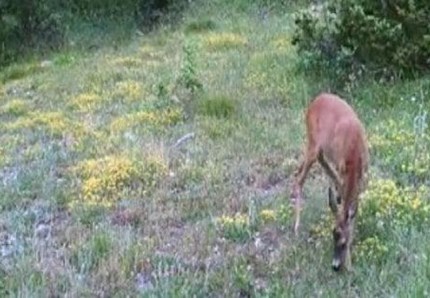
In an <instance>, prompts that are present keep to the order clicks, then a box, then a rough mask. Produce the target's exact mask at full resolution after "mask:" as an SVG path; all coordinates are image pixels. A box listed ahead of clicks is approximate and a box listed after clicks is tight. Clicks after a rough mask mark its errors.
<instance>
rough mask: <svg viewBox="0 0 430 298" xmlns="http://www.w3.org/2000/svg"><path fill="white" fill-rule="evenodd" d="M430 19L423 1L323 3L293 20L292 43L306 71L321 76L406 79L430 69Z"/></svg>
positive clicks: (341, 0) (335, 0) (339, 0)
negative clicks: (399, 76) (388, 76)
mask: <svg viewBox="0 0 430 298" xmlns="http://www.w3.org/2000/svg"><path fill="white" fill-rule="evenodd" d="M429 19H430V2H428V1H426V0H410V1H409V0H408V1H406V0H401V1H396V3H393V1H373V0H328V1H327V2H325V3H324V4H323V5H321V6H315V5H314V6H311V7H309V8H308V9H306V10H302V11H300V12H299V13H298V14H297V15H296V17H295V23H296V29H295V33H294V38H293V44H295V45H297V47H298V51H299V53H300V54H301V55H302V58H303V59H302V60H303V61H304V62H305V63H304V64H305V67H306V68H307V69H309V68H310V69H315V68H320V70H324V72H325V75H327V73H328V72H334V73H332V74H334V75H335V76H336V77H337V78H339V77H340V78H343V79H345V80H346V79H347V77H348V75H350V74H351V73H352V72H354V73H358V74H360V72H362V71H363V69H364V70H366V73H367V74H368V73H369V71H370V72H372V73H374V74H375V75H377V76H381V75H390V76H393V75H394V74H400V75H403V76H405V77H411V76H413V75H415V74H417V73H422V72H426V71H428V70H430V59H429V57H430V23H429V22H428V20H429Z"/></svg>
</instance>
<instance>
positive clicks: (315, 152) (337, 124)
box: [291, 93, 369, 271]
mask: <svg viewBox="0 0 430 298" xmlns="http://www.w3.org/2000/svg"><path fill="white" fill-rule="evenodd" d="M306 129H307V148H306V151H305V157H304V161H303V162H302V163H301V164H300V166H299V168H298V171H297V173H296V175H295V180H294V182H293V186H292V192H291V199H292V201H294V202H295V208H294V209H295V224H294V233H295V234H296V235H297V232H298V228H299V224H300V211H301V210H300V209H301V204H302V201H303V196H302V191H303V184H304V182H305V180H306V175H307V174H308V172H309V169H310V168H311V166H312V165H313V164H314V162H315V161H317V160H318V162H319V163H320V164H321V166H322V168H323V169H324V170H325V172H326V174H327V175H328V176H329V178H330V180H331V182H332V183H333V184H334V187H335V189H336V192H337V196H336V198H335V195H334V194H333V190H332V188H331V187H329V206H330V209H331V210H332V212H333V213H334V214H335V217H336V219H335V227H334V229H333V240H334V256H333V265H332V266H333V269H334V270H335V271H338V270H339V269H341V268H343V267H345V268H346V269H347V270H349V269H350V267H351V257H350V247H351V242H352V238H353V230H354V219H355V215H356V213H357V209H358V203H359V201H358V199H359V195H360V193H361V192H362V191H364V189H365V187H366V186H367V171H368V163H369V150H368V144H367V138H366V133H365V130H364V127H363V125H362V123H361V121H360V120H359V118H358V116H357V114H356V113H355V112H354V110H353V109H352V108H351V106H349V105H348V104H347V103H346V102H345V101H344V100H343V99H341V98H340V97H338V96H336V95H334V94H329V93H321V94H319V95H318V96H317V97H316V98H315V99H314V100H313V101H312V102H311V103H310V104H309V106H308V108H307V110H306Z"/></svg>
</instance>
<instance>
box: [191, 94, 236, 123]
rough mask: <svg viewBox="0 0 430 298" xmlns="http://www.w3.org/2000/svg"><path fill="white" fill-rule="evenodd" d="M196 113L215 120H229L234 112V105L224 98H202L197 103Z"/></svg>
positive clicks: (231, 101) (230, 100)
mask: <svg viewBox="0 0 430 298" xmlns="http://www.w3.org/2000/svg"><path fill="white" fill-rule="evenodd" d="M197 108H198V113H199V114H201V115H204V116H210V117H215V118H231V117H232V116H233V115H234V113H235V112H236V103H235V102H234V101H233V100H232V99H230V98H228V97H226V96H214V97H208V98H204V99H202V100H201V101H199V102H198V107H197Z"/></svg>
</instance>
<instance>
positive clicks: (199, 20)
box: [0, 10, 430, 297]
mask: <svg viewBox="0 0 430 298" xmlns="http://www.w3.org/2000/svg"><path fill="white" fill-rule="evenodd" d="M291 26H292V21H291V15H290V14H288V13H285V14H284V13H283V14H275V13H271V12H265V13H260V12H255V13H248V14H245V13H239V12H234V11H230V12H228V13H227V12H225V11H222V10H220V11H219V12H216V13H215V12H211V14H210V15H208V13H204V12H200V13H199V14H195V13H193V16H192V17H191V16H189V17H187V18H186V19H185V21H184V23H183V24H182V25H181V26H179V27H178V28H176V29H175V30H171V29H160V30H159V31H157V32H154V33H152V34H150V35H145V36H136V38H135V40H134V41H133V42H132V43H131V44H130V45H129V46H125V47H123V48H120V49H119V50H116V51H115V50H111V49H100V50H99V51H97V52H96V53H94V54H87V55H78V54H68V53H63V54H58V55H57V56H54V57H53V58H52V59H51V60H49V61H45V62H43V63H39V62H38V63H34V64H29V65H24V64H22V65H17V66H13V67H12V68H9V69H7V70H4V71H3V72H2V76H1V77H2V78H3V84H2V85H0V117H1V124H0V130H1V134H0V139H1V144H2V146H1V148H0V153H1V154H0V164H1V172H0V177H1V180H2V183H1V184H0V253H1V259H0V293H1V294H2V295H1V296H4V295H12V296H40V297H46V296H50V295H52V296H59V295H69V296H73V297H75V296H97V297H99V296H100V297H112V296H114V295H115V296H126V295H131V296H134V295H142V296H145V297H146V296H162V297H172V296H173V297H176V296H179V297H190V296H198V297H206V296H208V295H209V296H219V297H232V296H234V297H244V296H267V297H285V296H304V297H306V296H318V297H320V296H321V297H326V296H342V297H345V296H348V297H350V296H352V297H356V296H360V297H368V296H396V297H397V296H400V297H402V296H414V297H424V296H427V295H428V293H429V290H430V261H429V259H428V256H429V253H430V250H429V247H430V246H429V243H430V239H429V234H428V232H426V229H427V228H428V224H429V220H430V208H429V206H430V205H429V204H430V202H429V199H428V198H429V193H430V192H429V189H428V188H427V187H426V186H427V185H428V180H429V178H428V169H429V165H430V156H429V154H428V145H429V144H430V142H429V135H428V129H427V127H426V123H427V120H426V119H425V118H424V117H425V111H426V110H427V109H428V104H427V102H425V101H424V100H425V99H426V98H428V96H429V89H430V80H429V79H428V78H424V79H422V80H420V81H417V82H405V83H398V84H397V85H385V86H384V85H380V84H378V83H371V82H370V83H366V84H358V85H357V86H352V87H351V88H350V89H348V91H345V92H343V94H342V95H345V97H346V98H347V99H348V100H349V101H350V102H351V103H352V105H354V106H355V107H356V108H357V110H358V112H359V114H360V115H361V116H362V118H363V121H364V122H365V124H366V127H367V129H368V133H369V139H370V143H371V146H372V166H371V173H372V183H371V185H370V187H369V191H368V192H367V193H366V194H365V195H364V198H365V200H366V201H365V203H364V204H363V206H364V207H363V211H362V212H361V213H360V214H359V215H358V216H359V217H360V218H361V219H360V220H359V224H358V229H359V230H358V232H357V233H358V236H357V241H356V245H355V246H354V250H355V251H354V258H353V266H354V271H353V272H352V273H349V274H337V273H334V272H332V271H331V267H330V261H331V253H332V242H331V241H332V240H331V233H330V231H331V222H330V217H329V215H330V213H329V209H328V205H327V196H326V193H327V192H326V187H327V185H328V184H327V179H326V178H325V177H324V176H323V175H322V171H321V169H320V168H319V167H317V166H316V167H315V168H314V169H313V170H312V172H311V175H310V179H309V180H308V182H307V184H306V186H305V195H306V207H305V208H306V209H305V211H304V212H303V216H304V219H303V225H302V227H301V234H300V236H299V237H297V238H296V237H294V236H293V235H292V233H291V225H292V215H291V210H290V206H289V198H288V193H289V192H288V187H289V179H290V178H291V175H292V173H293V171H294V170H295V167H296V166H297V164H298V161H299V159H300V158H301V151H300V150H301V149H302V146H303V143H304V141H303V136H304V125H303V115H302V110H303V108H304V107H305V105H306V103H307V102H309V101H310V100H311V97H312V96H313V95H315V94H316V93H317V92H318V91H320V90H325V89H326V86H327V85H326V82H325V81H324V80H322V79H321V80H320V81H318V80H315V79H310V78H308V77H307V75H305V74H304V73H302V72H301V70H300V68H298V67H297V62H298V61H299V59H300V58H299V57H297V54H296V52H295V50H294V48H293V47H292V46H291V44H290V39H289V36H290V33H291ZM400 99H401V100H400ZM382 100H383V101H382ZM381 102H385V103H387V102H388V103H392V104H390V105H382V104H381ZM417 116H418V117H417Z"/></svg>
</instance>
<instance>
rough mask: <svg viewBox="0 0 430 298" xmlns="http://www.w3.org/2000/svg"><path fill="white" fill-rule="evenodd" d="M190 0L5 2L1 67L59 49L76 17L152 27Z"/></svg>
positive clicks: (0, 19) (0, 8) (1, 6)
mask: <svg viewBox="0 0 430 298" xmlns="http://www.w3.org/2000/svg"><path fill="white" fill-rule="evenodd" d="M183 3H186V1H173V0H140V1H132V0H123V1H117V0H109V1H103V0H95V1H93V0H91V1H90V0H73V1H63V0H42V1H36V0H25V1H13V0H3V1H1V2H0V49H1V50H0V64H4V63H7V62H10V61H11V60H13V59H15V58H16V56H17V55H19V54H21V53H23V52H24V50H26V49H29V48H34V47H37V48H40V47H43V48H58V47H60V46H61V45H62V44H63V43H64V42H65V34H64V31H65V30H66V28H67V27H68V25H69V22H70V20H71V19H73V17H78V18H85V19H87V20H91V21H94V22H95V21H97V20H100V19H103V18H111V19H112V18H115V19H116V20H117V21H121V18H130V17H132V18H134V19H135V21H136V23H137V24H138V25H140V26H142V27H145V28H146V27H149V26H150V25H152V24H154V23H155V22H156V21H158V20H159V19H160V17H161V16H162V15H163V13H165V12H166V11H167V10H168V9H170V8H172V7H174V8H178V7H179V6H181V5H182V4H183Z"/></svg>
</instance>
